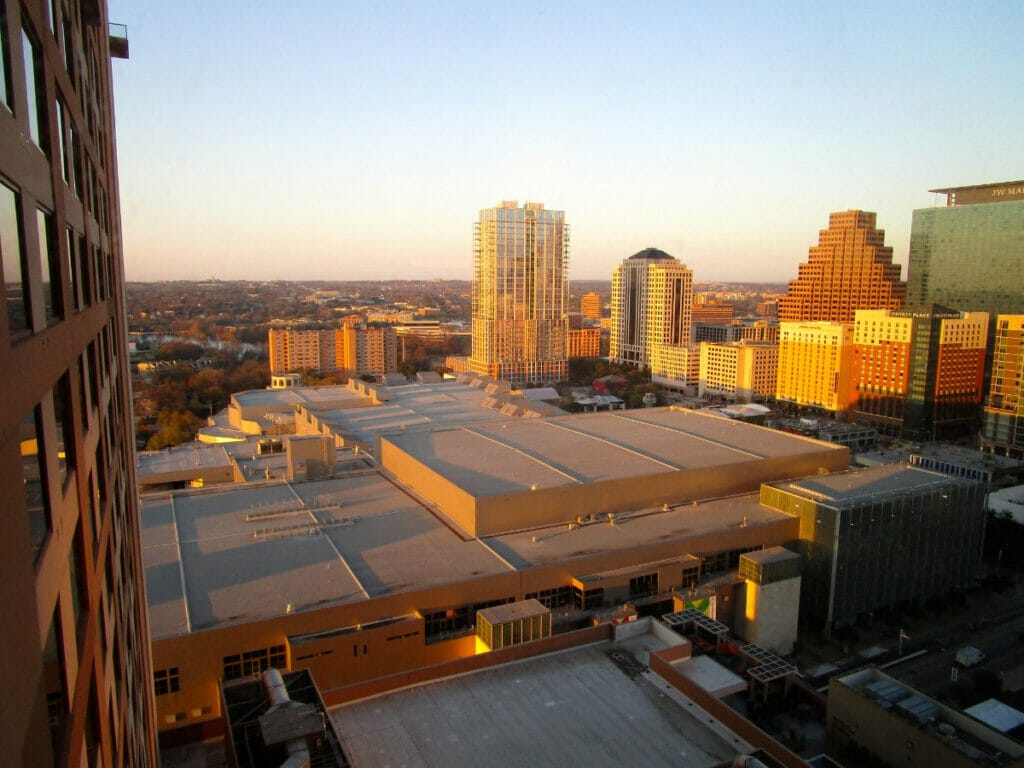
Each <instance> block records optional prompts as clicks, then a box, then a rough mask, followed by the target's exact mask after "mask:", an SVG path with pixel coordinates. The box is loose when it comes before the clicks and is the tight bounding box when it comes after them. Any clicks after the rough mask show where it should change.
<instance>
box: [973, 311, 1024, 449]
mask: <svg viewBox="0 0 1024 768" xmlns="http://www.w3.org/2000/svg"><path fill="white" fill-rule="evenodd" d="M991 371H992V375H991V380H990V383H989V390H988V396H987V397H986V399H985V408H984V412H983V415H982V429H981V443H982V446H983V447H984V448H986V449H987V450H993V451H1000V452H1002V453H1006V454H1009V455H1011V456H1018V457H1019V456H1022V455H1024V390H1022V387H1024V315H998V316H996V323H995V339H994V344H993V353H992V369H991Z"/></svg>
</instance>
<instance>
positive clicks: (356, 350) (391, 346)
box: [267, 324, 398, 377]
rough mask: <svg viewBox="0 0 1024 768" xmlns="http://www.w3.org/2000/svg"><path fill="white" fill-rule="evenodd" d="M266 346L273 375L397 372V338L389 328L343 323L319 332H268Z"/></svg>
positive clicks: (358, 374) (289, 330) (357, 374)
mask: <svg viewBox="0 0 1024 768" xmlns="http://www.w3.org/2000/svg"><path fill="white" fill-rule="evenodd" d="M267 346H268V348H269V351H270V371H271V373H273V374H279V373H288V372H291V371H303V370H310V371H316V372H317V373H321V374H327V373H341V374H343V375H344V376H346V377H358V376H364V375H370V376H384V375H386V374H388V373H394V372H395V371H397V370H398V343H397V335H396V332H395V329H394V328H393V327H392V326H389V325H381V326H366V325H354V324H345V325H343V326H342V327H340V328H333V329H330V330H321V331H293V330H291V329H286V330H282V329H271V330H270V332H269V333H268V341H267Z"/></svg>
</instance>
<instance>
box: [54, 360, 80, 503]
mask: <svg viewBox="0 0 1024 768" xmlns="http://www.w3.org/2000/svg"><path fill="white" fill-rule="evenodd" d="M53 418H54V421H55V422H56V424H57V439H58V440H59V441H60V444H59V445H58V446H57V467H58V469H59V471H60V481H61V483H63V482H64V481H65V480H66V479H67V476H68V473H69V472H70V471H71V470H72V469H74V466H75V443H74V439H75V429H74V423H73V421H72V416H71V379H70V377H69V376H68V374H66V373H65V374H64V375H63V376H61V377H60V381H58V382H57V386H56V387H54V389H53Z"/></svg>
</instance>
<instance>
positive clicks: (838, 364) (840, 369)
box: [775, 322, 853, 415]
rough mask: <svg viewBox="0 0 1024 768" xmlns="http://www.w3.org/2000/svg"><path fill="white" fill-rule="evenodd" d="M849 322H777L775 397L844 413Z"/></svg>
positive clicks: (847, 403) (849, 361)
mask: <svg viewBox="0 0 1024 768" xmlns="http://www.w3.org/2000/svg"><path fill="white" fill-rule="evenodd" d="M852 360H853V325H852V324H844V323H830V322H810V323H779V362H778V374H777V376H776V384H775V398H776V399H777V400H780V401H784V402H789V403H792V404H794V405H797V406H802V407H809V408H815V409H820V410H822V411H827V412H829V413H833V414H836V415H842V414H845V413H846V411H847V410H848V409H849V407H850V368H851V365H852Z"/></svg>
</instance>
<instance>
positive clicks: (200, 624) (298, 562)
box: [141, 469, 793, 639]
mask: <svg viewBox="0 0 1024 768" xmlns="http://www.w3.org/2000/svg"><path fill="white" fill-rule="evenodd" d="M220 488H223V489H224V490H217V489H204V490H202V491H175V492H172V493H162V494H151V495H149V496H145V497H143V500H142V510H141V514H142V545H143V560H144V562H145V566H146V588H147V594H148V599H149V612H150V629H151V632H152V636H153V638H154V639H160V638H163V637H170V636H175V635H181V634H187V633H190V632H193V631H198V630H202V629H208V628H212V627H216V626H223V625H227V624H232V623H236V622H244V621H253V620H256V619H263V618H270V617H273V616H280V615H283V614H285V613H288V612H290V611H294V612H299V611H304V610H313V609H316V608H320V607H324V606H327V605H331V604H342V603H352V602H359V601H365V600H370V599H372V598H376V597H378V596H381V595H387V594H393V593H398V592H404V591H413V590H418V589H423V588H427V587H431V586H435V585H440V584H449V583H457V582H459V581H465V580H467V579H472V578H479V577H485V576H489V575H494V574H501V573H508V572H509V570H513V569H514V570H523V569H526V568H531V567H535V566H542V565H548V564H552V563H559V562H568V561H572V560H577V559H581V558H589V557H592V556H597V555H601V554H604V553H610V552H617V551H628V550H631V549H636V548H638V547H644V546H649V545H650V544H651V543H652V542H665V543H671V542H672V541H673V540H684V539H686V540H689V539H693V538H698V537H700V536H702V535H705V534H712V533H714V532H716V531H720V530H728V529H733V528H740V527H749V528H751V529H754V528H756V527H757V526H760V525H766V524H772V523H774V524H778V523H780V522H782V521H791V520H792V519H793V518H791V517H790V516H789V515H786V514H784V513H782V512H777V511H775V510H772V509H769V508H767V507H764V506H761V505H760V504H758V501H757V496H756V494H748V495H745V496H738V497H733V498H728V499H719V500H715V501H710V502H707V503H704V504H699V505H694V504H682V505H678V506H675V507H671V506H670V507H669V508H668V509H667V510H666V509H663V508H657V509H645V510H636V511H634V512H630V513H622V514H619V515H616V516H615V525H610V524H609V523H608V520H607V518H606V517H605V516H602V517H601V518H599V519H597V520H595V521H594V522H585V523H584V524H582V525H580V526H578V527H575V528H574V530H572V531H569V530H568V529H567V528H566V526H564V525H558V526H549V527H546V528H540V529H534V530H531V531H522V532H516V533H509V534H505V535H501V536H491V537H486V538H482V539H472V538H467V537H465V536H462V535H460V534H459V533H457V532H456V531H455V530H454V529H453V528H452V527H450V526H449V525H448V524H447V523H446V521H445V520H444V519H443V518H442V517H440V516H439V515H438V514H437V512H436V510H432V509H431V508H429V507H427V506H425V505H422V504H420V503H418V502H417V501H415V500H414V498H413V497H411V496H409V495H408V494H407V493H406V492H405V491H404V490H403V489H402V488H401V487H399V486H397V485H395V484H394V483H393V482H392V481H391V480H390V479H388V478H387V477H385V475H384V474H383V473H381V472H379V471H377V470H374V469H367V470H365V471H362V472H360V473H352V474H350V475H348V476H345V477H339V478H334V479H331V480H322V481H315V482H308V483H299V484H295V485H292V484H289V483H287V482H286V481H283V480H278V481H273V482H269V483H262V484H258V485H245V486H243V487H239V486H220ZM581 570H583V571H587V572H589V570H590V569H589V568H588V567H587V566H582V567H581Z"/></svg>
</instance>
